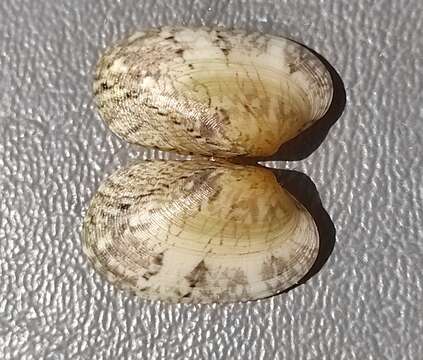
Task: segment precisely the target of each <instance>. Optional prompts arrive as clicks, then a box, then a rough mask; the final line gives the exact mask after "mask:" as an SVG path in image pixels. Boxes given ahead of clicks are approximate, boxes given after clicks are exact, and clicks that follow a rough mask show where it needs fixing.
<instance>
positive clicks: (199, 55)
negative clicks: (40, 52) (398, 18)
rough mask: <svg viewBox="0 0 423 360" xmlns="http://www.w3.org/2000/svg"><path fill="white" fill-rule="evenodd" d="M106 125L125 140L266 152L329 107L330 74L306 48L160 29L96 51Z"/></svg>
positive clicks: (214, 32) (194, 149)
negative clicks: (98, 56) (102, 50)
mask: <svg viewBox="0 0 423 360" xmlns="http://www.w3.org/2000/svg"><path fill="white" fill-rule="evenodd" d="M94 91H95V97H96V103H97V106H98V109H99V111H100V113H101V115H102V118H103V119H104V121H105V122H106V123H107V124H108V126H109V127H110V129H111V130H112V131H113V132H114V133H116V134H117V135H119V136H120V137H121V138H123V139H125V140H126V141H129V142H131V143H136V144H139V145H143V146H148V147H155V148H159V149H161V150H172V151H177V152H179V153H194V154H202V155H213V156H218V157H232V156H268V155H272V154H273V153H275V152H276V151H277V150H278V148H279V147H280V146H281V144H283V143H284V142H286V141H287V140H290V139H292V138H293V137H295V136H296V135H297V134H298V133H300V132H301V131H302V130H304V129H306V128H307V127H309V126H310V125H312V124H313V123H314V122H315V121H316V120H318V119H319V118H321V117H322V116H323V115H324V114H325V112H326V111H327V109H328V107H329V105H330V102H331V99H332V92H333V89H332V81H331V77H330V74H329V73H328V71H327V70H326V68H325V66H324V65H323V64H322V63H321V62H320V60H318V59H317V57H316V56H315V55H314V54H312V53H311V52H310V51H309V50H308V49H306V48H305V47H303V46H301V45H300V44H297V43H296V42H293V41H291V40H288V39H285V38H281V37H275V36H270V35H265V34H259V33H245V32H243V31H235V30H224V29H211V28H184V27H164V28H160V29H153V30H148V31H144V32H139V33H136V34H134V35H132V36H131V37H129V38H127V39H125V40H123V41H121V42H120V43H118V44H116V45H115V46H113V47H112V48H110V49H109V50H108V51H107V52H106V53H105V54H104V56H103V57H102V58H101V59H100V61H99V63H98V65H97V70H96V78H95V84H94Z"/></svg>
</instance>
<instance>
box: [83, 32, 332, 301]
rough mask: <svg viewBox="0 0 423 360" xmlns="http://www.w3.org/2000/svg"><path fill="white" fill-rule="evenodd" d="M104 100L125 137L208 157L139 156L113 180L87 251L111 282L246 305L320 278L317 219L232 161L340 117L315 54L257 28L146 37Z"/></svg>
mask: <svg viewBox="0 0 423 360" xmlns="http://www.w3.org/2000/svg"><path fill="white" fill-rule="evenodd" d="M94 92H95V101H96V104H97V107H98V109H99V112H100V115H101V117H102V118H103V120H104V121H105V123H106V124H107V125H108V127H109V128H110V130H112V131H113V132H114V133H115V134H117V135H118V136H119V137H121V138H122V139H124V140H126V141H128V142H130V143H134V144H138V145H142V146H145V147H154V148H158V149H160V150H164V151H176V152H178V153H181V154H195V155H202V156H203V158H201V159H196V160H182V161H174V160H169V161H159V160H156V161H137V162H135V163H133V164H131V165H130V166H128V167H126V168H123V169H120V170H118V171H117V172H115V173H114V174H113V175H112V176H111V177H110V178H108V179H107V180H106V181H105V182H104V183H103V184H102V185H101V186H100V188H99V189H98V191H97V193H96V194H95V195H94V197H93V199H92V201H91V204H90V207H89V209H88V211H87V214H86V217H85V221H84V239H83V248H84V252H85V253H86V255H87V256H88V258H89V259H90V260H91V262H92V263H93V265H94V267H95V268H96V269H97V270H98V271H99V272H100V273H102V274H104V275H105V276H106V277H107V279H108V280H109V281H111V282H113V283H114V284H117V285H119V286H120V287H123V288H128V289H130V290H132V291H134V292H136V293H137V294H139V295H141V296H143V297H146V298H148V299H153V300H164V301H170V302H190V303H210V302H232V301H248V300H255V299H259V298H264V297H268V296H270V295H274V294H276V293H279V292H281V291H283V290H285V289H287V288H289V287H291V286H293V285H295V284H296V283H297V282H298V281H299V280H300V279H301V278H302V277H303V276H304V275H305V274H306V273H307V272H308V271H309V270H310V268H311V266H312V265H313V263H314V262H315V260H316V257H317V253H318V249H319V235H318V231H317V228H316V224H315V222H314V220H313V218H312V216H311V215H310V214H309V213H308V211H307V210H306V209H305V208H304V207H303V206H302V205H301V204H300V203H299V202H298V201H297V200H296V199H295V198H294V197H293V196H292V195H291V194H290V193H289V192H288V191H286V190H285V189H284V188H283V187H281V185H280V184H279V183H278V182H277V180H276V178H275V176H274V175H273V173H272V172H271V171H270V170H267V169H265V168H262V167H258V166H252V165H240V164H235V163H233V162H231V161H230V159H231V158H234V157H238V156H244V157H248V156H249V157H264V156H270V155H272V154H274V153H275V152H276V151H277V150H278V149H279V147H280V146H281V145H282V144H283V143H285V142H286V141H288V140H290V139H292V138H294V137H295V136H297V135H298V134H299V133H301V132H302V131H304V130H305V129H306V128H308V127H309V126H311V125H312V124H313V123H314V122H316V121H317V120H319V119H320V118H321V117H322V116H323V115H324V114H325V113H326V111H327V110H328V108H329V105H330V103H331V100H332V93H333V89H332V81H331V77H330V74H329V72H328V71H327V69H326V67H325V66H324V64H323V63H322V62H321V61H320V60H319V59H318V58H317V57H316V56H315V55H314V54H313V53H312V52H310V51H309V50H308V49H306V48H305V47H303V46H302V45H299V44H297V43H296V42H293V41H291V40H288V39H285V38H281V37H275V36H270V35H264V34H258V33H246V32H243V31H235V30H223V29H212V28H184V27H165V28H160V29H152V30H146V31H143V32H139V33H136V34H134V35H132V36H130V37H129V38H127V39H125V40H123V41H121V42H119V43H117V44H116V45H114V46H113V47H111V48H110V49H108V50H107V51H106V53H105V54H104V55H103V56H102V57H101V59H100V61H99V63H98V65H97V69H96V77H95V83H94ZM204 157H213V158H214V159H215V160H214V161H210V160H207V159H206V158H204Z"/></svg>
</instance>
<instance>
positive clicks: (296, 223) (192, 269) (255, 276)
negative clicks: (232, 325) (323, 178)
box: [83, 160, 319, 303]
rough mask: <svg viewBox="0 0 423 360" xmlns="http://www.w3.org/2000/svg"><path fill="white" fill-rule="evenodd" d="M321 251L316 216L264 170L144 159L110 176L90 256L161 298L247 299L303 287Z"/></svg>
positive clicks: (96, 204)
mask: <svg viewBox="0 0 423 360" xmlns="http://www.w3.org/2000/svg"><path fill="white" fill-rule="evenodd" d="M318 247H319V238H318V232H317V229H316V225H315V223H314V220H313V218H312V217H311V215H310V214H309V213H308V212H307V211H306V210H305V209H304V208H303V206H301V205H300V204H299V203H298V202H297V201H296V200H295V199H294V198H293V197H292V196H291V195H290V194H289V193H288V192H287V191H286V190H284V189H283V188H282V187H281V186H280V184H279V183H278V182H277V181H276V178H275V176H274V175H273V173H272V172H271V171H270V170H268V169H265V168H263V167H258V166H241V165H235V164H232V163H228V162H224V161H209V160H192V161H159V160H156V161H137V162H135V163H133V164H131V165H130V166H128V167H126V168H123V169H121V170H118V171H117V172H115V173H114V174H113V175H112V176H111V177H109V178H108V179H107V180H106V181H105V182H104V183H103V184H102V185H101V186H100V188H99V190H98V191H97V193H96V194H95V195H94V197H93V199H92V202H91V204H90V207H89V209H88V211H87V214H86V217H85V221H84V243H83V248H84V252H85V253H86V254H87V256H88V258H89V259H90V260H91V262H92V263H93V264H94V267H95V268H96V269H97V270H98V271H99V272H100V273H101V274H103V275H104V276H106V278H107V279H108V280H109V281H111V282H112V283H114V284H117V285H119V286H120V287H123V288H127V289H130V290H133V291H135V292H136V293H137V294H139V295H141V296H143V297H145V298H147V299H152V300H164V301H170V302H190V303H210V302H231V301H247V300H254V299H259V298H263V297H267V296H270V295H273V294H276V293H279V292H281V291H283V290H285V289H287V288H289V287H291V286H292V285H294V284H296V283H297V282H298V281H299V280H300V279H301V278H302V277H303V276H304V275H305V274H306V273H307V272H308V270H309V269H310V268H311V266H312V265H313V263H314V262H315V259H316V256H317V253H318Z"/></svg>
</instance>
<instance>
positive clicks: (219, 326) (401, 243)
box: [0, 0, 423, 360]
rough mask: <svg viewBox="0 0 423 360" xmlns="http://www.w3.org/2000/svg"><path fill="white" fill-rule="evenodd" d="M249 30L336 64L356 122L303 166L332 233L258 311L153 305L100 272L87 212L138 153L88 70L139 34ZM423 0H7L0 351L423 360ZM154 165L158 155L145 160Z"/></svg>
mask: <svg viewBox="0 0 423 360" xmlns="http://www.w3.org/2000/svg"><path fill="white" fill-rule="evenodd" d="M182 21H186V22H187V23H188V24H196V25H199V24H201V23H205V24H206V25H214V24H218V23H219V24H223V25H236V26H237V27H243V28H247V29H250V30H262V31H266V32H270V33H273V34H278V35H288V36H291V37H293V38H295V39H297V40H300V41H302V42H304V43H306V44H308V45H310V46H311V47H312V48H314V49H316V50H317V51H319V52H321V53H322V54H323V55H324V56H325V57H326V58H328V59H329V60H330V61H331V62H332V64H333V65H334V66H335V68H337V69H338V71H339V72H340V74H341V76H342V78H343V80H344V82H345V86H346V90H347V94H348V104H347V107H346V110H345V114H344V116H343V117H342V118H341V119H340V120H339V121H338V122H337V123H336V124H335V125H334V126H333V127H332V129H331V130H330V132H329V134H328V136H327V137H326V139H325V141H324V142H323V144H322V145H321V146H320V147H319V148H318V149H317V151H315V152H314V153H313V154H312V155H311V156H310V157H308V158H307V159H306V160H304V161H301V162H293V163H277V164H276V163H274V165H278V166H279V167H289V168H291V169H296V170H299V171H303V172H305V173H306V174H307V175H309V176H310V177H311V178H312V179H313V180H314V182H315V184H316V187H317V189H318V190H319V193H320V196H321V198H322V202H323V205H324V206H325V207H326V209H327V211H328V213H329V214H330V216H331V218H332V220H333V222H334V224H335V226H336V229H337V242H336V246H335V250H334V252H333V254H332V256H331V258H330V259H329V261H328V263H327V264H326V265H325V267H324V268H323V269H322V271H321V272H320V273H318V274H317V275H316V276H315V277H313V278H312V279H311V280H310V281H309V282H307V283H306V285H304V286H301V287H299V288H297V289H295V290H293V291H291V292H289V293H288V294H285V295H280V296H277V297H274V298H271V299H266V300H262V301H259V302H255V303H246V304H233V305H226V306H218V305H213V306H195V307H192V306H184V305H175V306H171V305H163V304H160V303H148V302H144V301H142V300H140V299H138V298H134V297H131V296H129V295H127V294H126V293H124V292H121V291H118V290H116V289H114V288H113V287H112V286H110V285H108V284H107V283H106V282H105V281H103V280H102V279H101V278H100V277H99V276H97V275H96V274H95V272H94V270H92V269H91V268H90V266H88V262H87V260H86V259H85V258H84V257H83V256H82V250H81V244H80V236H81V222H82V215H83V210H84V209H85V208H86V206H87V204H88V201H89V198H90V196H91V195H92V194H93V192H94V190H95V189H96V188H97V186H98V184H99V182H100V181H101V180H102V179H104V178H105V177H106V176H107V174H110V173H111V172H112V171H113V170H114V169H115V168H116V166H117V165H119V164H120V163H122V162H124V161H125V160H126V158H127V156H126V154H127V150H128V146H129V145H127V144H125V143H123V142H120V141H119V140H117V138H116V137H114V136H113V135H111V133H110V132H109V131H107V130H106V129H105V126H104V125H103V124H102V122H101V121H100V119H99V117H98V116H97V115H96V114H95V112H94V107H93V103H92V91H91V77H90V76H91V74H92V71H93V69H94V64H95V62H96V60H97V58H98V56H99V54H100V53H101V52H102V50H103V49H104V47H105V46H106V45H107V44H110V43H111V42H112V41H114V40H117V39H120V38H122V37H123V36H124V34H125V33H127V32H131V31H133V30H135V29H136V28H137V27H147V26H153V25H159V24H168V23H173V22H177V23H181V22H182ZM422 31H423V3H422V2H421V1H420V0H412V1H405V0H399V1H396V2H392V1H390V0H380V1H370V0H369V1H349V0H340V1H329V0H323V1H319V2H310V1H306V0H300V1H295V2H293V1H250V2H246V1H207V2H206V1H188V0H187V1H172V0H166V1H160V0H159V1H156V0H154V1H153V0H151V1H149V0H148V1H135V0H129V1H121V2H117V1H113V0H102V1H80V0H75V1H64V0H60V1H53V0H46V1H33V0H21V1H18V2H13V1H1V2H0V38H1V40H2V41H0V54H1V61H0V84H1V87H2V90H3V91H2V92H1V93H0V118H1V120H0V133H1V134H2V141H1V142H0V155H1V157H0V169H1V171H0V188H1V193H2V201H1V202H0V223H1V226H0V269H1V282H0V358H1V359H5V360H8V359H23V360H27V359H47V360H52V359H70V358H73V359H113V358H119V359H141V358H142V359H145V358H148V359H160V358H166V359H199V358H209V359H269V358H270V359H301V360H303V359H348V360H350V359H393V360H397V359H413V360H414V359H420V358H421V354H422V353H423V335H422V334H423V316H422V314H423V305H422V304H423V283H422V272H423V244H422V240H423V225H422V219H423V209H422V203H423V189H422V185H421V179H422V176H423V166H422V165H423V164H422V157H421V155H420V154H422V153H423V145H422V142H423V139H422V137H423V125H422V115H423V113H422V101H423V98H422V92H421V89H422V88H423V76H422V71H423V62H422V59H423V38H422V36H421V34H422ZM144 154H145V155H146V156H147V155H152V154H156V152H154V153H151V152H148V153H147V152H146V153H144Z"/></svg>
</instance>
